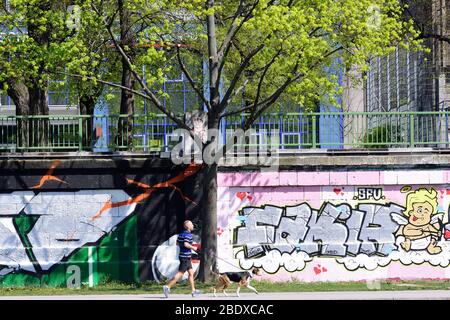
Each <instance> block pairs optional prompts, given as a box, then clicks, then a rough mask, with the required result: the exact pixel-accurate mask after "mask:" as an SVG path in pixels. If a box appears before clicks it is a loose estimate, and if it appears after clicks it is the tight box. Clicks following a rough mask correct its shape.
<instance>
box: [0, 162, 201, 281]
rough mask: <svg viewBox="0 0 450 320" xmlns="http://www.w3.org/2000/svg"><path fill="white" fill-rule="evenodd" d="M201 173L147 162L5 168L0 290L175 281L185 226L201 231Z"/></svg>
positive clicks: (0, 200)
mask: <svg viewBox="0 0 450 320" xmlns="http://www.w3.org/2000/svg"><path fill="white" fill-rule="evenodd" d="M198 170H199V167H196V166H184V167H174V166H172V165H170V164H168V163H160V162H156V163H155V162H152V161H151V160H148V159H147V160H136V159H131V160H111V159H110V160H103V161H98V160H96V161H95V162H94V161H81V160H79V161H78V160H53V161H41V162H33V161H25V162H11V161H10V162H5V163H3V165H2V169H0V171H1V174H0V190H1V193H0V284H1V285H17V286H23V285H29V286H32V285H38V286H39V285H52V286H74V287H76V286H79V285H82V284H85V285H90V286H94V285H96V284H99V283H102V282H107V281H124V282H144V281H147V280H159V281H160V280H162V279H164V278H165V277H170V276H172V274H173V273H174V272H175V271H176V269H177V267H178V266H177V265H176V263H177V261H178V259H177V247H176V245H174V243H173V242H174V241H173V238H174V235H176V234H177V233H178V232H179V231H181V230H182V224H183V221H184V220H185V219H191V220H193V221H194V222H198V219H197V217H198V203H199V201H200V199H201V188H199V187H198V182H196V180H195V177H196V175H197V174H198ZM195 265H196V266H198V264H195Z"/></svg>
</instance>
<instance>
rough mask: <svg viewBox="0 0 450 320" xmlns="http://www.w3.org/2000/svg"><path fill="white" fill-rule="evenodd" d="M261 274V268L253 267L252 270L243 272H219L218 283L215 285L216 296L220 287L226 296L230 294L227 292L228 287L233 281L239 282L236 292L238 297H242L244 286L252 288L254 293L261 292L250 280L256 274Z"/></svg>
mask: <svg viewBox="0 0 450 320" xmlns="http://www.w3.org/2000/svg"><path fill="white" fill-rule="evenodd" d="M260 275H261V269H259V268H253V269H252V270H251V272H250V271H242V272H224V273H219V279H218V283H217V284H216V285H215V286H214V297H217V295H216V292H217V290H219V289H220V288H222V292H223V294H224V295H225V296H228V295H227V293H226V291H225V290H226V289H227V288H228V287H229V286H230V284H231V283H232V282H235V283H237V284H238V288H237V290H236V294H237V296H238V297H240V295H239V292H240V290H241V287H242V286H245V287H246V288H248V289H250V290H252V291H253V292H254V293H256V294H259V292H258V291H257V290H256V289H255V288H254V287H252V286H251V285H250V280H251V279H252V278H253V277H254V276H260Z"/></svg>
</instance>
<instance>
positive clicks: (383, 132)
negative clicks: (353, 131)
mask: <svg viewBox="0 0 450 320" xmlns="http://www.w3.org/2000/svg"><path fill="white" fill-rule="evenodd" d="M399 142H404V140H403V138H402V128H401V126H399V125H380V126H378V127H375V128H372V129H370V130H369V131H368V132H366V133H365V134H364V136H363V138H362V141H361V143H362V144H361V147H363V148H389V147H392V146H395V145H397V144H398V143H399Z"/></svg>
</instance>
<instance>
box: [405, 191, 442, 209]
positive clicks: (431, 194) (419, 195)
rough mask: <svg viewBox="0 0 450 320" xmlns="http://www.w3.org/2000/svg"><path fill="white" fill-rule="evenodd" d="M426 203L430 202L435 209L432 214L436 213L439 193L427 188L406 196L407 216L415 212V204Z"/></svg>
mask: <svg viewBox="0 0 450 320" xmlns="http://www.w3.org/2000/svg"><path fill="white" fill-rule="evenodd" d="M424 202H428V203H429V204H430V205H431V206H432V207H433V212H432V214H433V213H435V212H436V208H437V205H438V202H437V191H436V190H434V189H430V190H427V189H425V188H420V189H417V190H416V191H414V192H410V193H408V195H407V196H406V211H405V215H407V216H409V215H410V212H411V211H413V204H415V203H424Z"/></svg>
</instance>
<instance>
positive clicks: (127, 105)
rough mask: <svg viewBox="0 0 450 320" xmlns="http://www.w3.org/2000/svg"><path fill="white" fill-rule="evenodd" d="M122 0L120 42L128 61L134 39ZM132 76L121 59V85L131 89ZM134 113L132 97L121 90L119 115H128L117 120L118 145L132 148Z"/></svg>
mask: <svg viewBox="0 0 450 320" xmlns="http://www.w3.org/2000/svg"><path fill="white" fill-rule="evenodd" d="M124 2H125V1H124V0H118V6H119V12H120V40H121V46H122V48H124V50H125V51H127V53H128V57H129V58H130V61H131V62H133V60H134V52H133V51H134V45H135V37H134V33H133V30H132V22H131V12H130V11H129V10H128V9H127V8H126V7H125V6H124V4H125V3H124ZM134 81H135V80H134V78H133V74H132V72H131V70H130V67H129V66H128V63H127V60H126V59H125V58H124V57H122V81H121V84H122V86H123V87H125V88H129V89H132V88H133V87H134ZM133 113H134V95H133V93H131V92H130V91H128V90H122V92H121V99H120V114H121V115H128V117H126V118H120V119H119V125H118V128H119V134H118V145H119V146H122V147H126V148H127V149H131V148H132V144H133V117H132V115H133Z"/></svg>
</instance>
